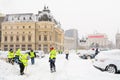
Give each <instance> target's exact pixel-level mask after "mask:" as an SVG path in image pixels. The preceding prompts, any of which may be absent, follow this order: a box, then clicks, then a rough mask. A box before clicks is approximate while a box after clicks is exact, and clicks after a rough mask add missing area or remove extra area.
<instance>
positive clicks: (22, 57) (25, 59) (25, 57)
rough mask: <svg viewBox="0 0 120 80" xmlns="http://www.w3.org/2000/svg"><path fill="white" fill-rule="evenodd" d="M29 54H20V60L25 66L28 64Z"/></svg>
mask: <svg viewBox="0 0 120 80" xmlns="http://www.w3.org/2000/svg"><path fill="white" fill-rule="evenodd" d="M28 57H29V55H28V54H21V55H20V61H21V62H22V63H23V65H24V66H27V65H28Z"/></svg>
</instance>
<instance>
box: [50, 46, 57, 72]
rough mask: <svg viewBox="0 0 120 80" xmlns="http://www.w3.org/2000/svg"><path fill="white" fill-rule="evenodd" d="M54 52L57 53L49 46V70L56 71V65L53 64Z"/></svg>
mask: <svg viewBox="0 0 120 80" xmlns="http://www.w3.org/2000/svg"><path fill="white" fill-rule="evenodd" d="M56 54H57V52H56V50H55V49H54V48H53V47H52V48H50V56H49V62H50V70H51V72H56V66H55V59H56Z"/></svg>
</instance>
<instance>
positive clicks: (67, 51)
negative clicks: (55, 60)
mask: <svg viewBox="0 0 120 80" xmlns="http://www.w3.org/2000/svg"><path fill="white" fill-rule="evenodd" d="M65 55H66V56H65V58H66V59H67V60H68V57H69V50H68V49H66V50H65Z"/></svg>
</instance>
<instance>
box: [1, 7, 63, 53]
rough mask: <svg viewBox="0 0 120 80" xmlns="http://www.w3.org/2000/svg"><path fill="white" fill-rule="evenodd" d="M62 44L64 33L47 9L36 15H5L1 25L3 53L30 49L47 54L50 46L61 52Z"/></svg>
mask: <svg viewBox="0 0 120 80" xmlns="http://www.w3.org/2000/svg"><path fill="white" fill-rule="evenodd" d="M63 42H64V31H63V29H61V27H60V24H59V23H58V22H57V21H56V20H55V19H54V17H53V16H52V15H51V13H50V10H49V9H48V7H44V9H43V10H42V11H39V12H38V14H32V13H23V14H7V15H6V16H5V20H4V22H3V23H2V41H1V49H2V50H5V51H7V50H9V49H10V48H12V49H14V51H16V50H17V49H18V48H20V49H21V50H28V49H31V48H32V49H33V50H43V51H44V52H45V53H48V52H49V48H50V47H51V46H53V47H55V48H56V49H57V50H63V49H64V47H63Z"/></svg>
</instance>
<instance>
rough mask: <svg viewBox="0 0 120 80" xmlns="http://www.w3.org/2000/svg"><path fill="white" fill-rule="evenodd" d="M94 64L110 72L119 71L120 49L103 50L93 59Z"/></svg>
mask: <svg viewBox="0 0 120 80" xmlns="http://www.w3.org/2000/svg"><path fill="white" fill-rule="evenodd" d="M93 66H95V67H97V68H99V69H101V70H102V71H108V72H109V73H117V72H119V71H120V50H119V49H114V50H108V51H101V52H100V53H99V54H98V55H97V56H95V59H94V60H93Z"/></svg>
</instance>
